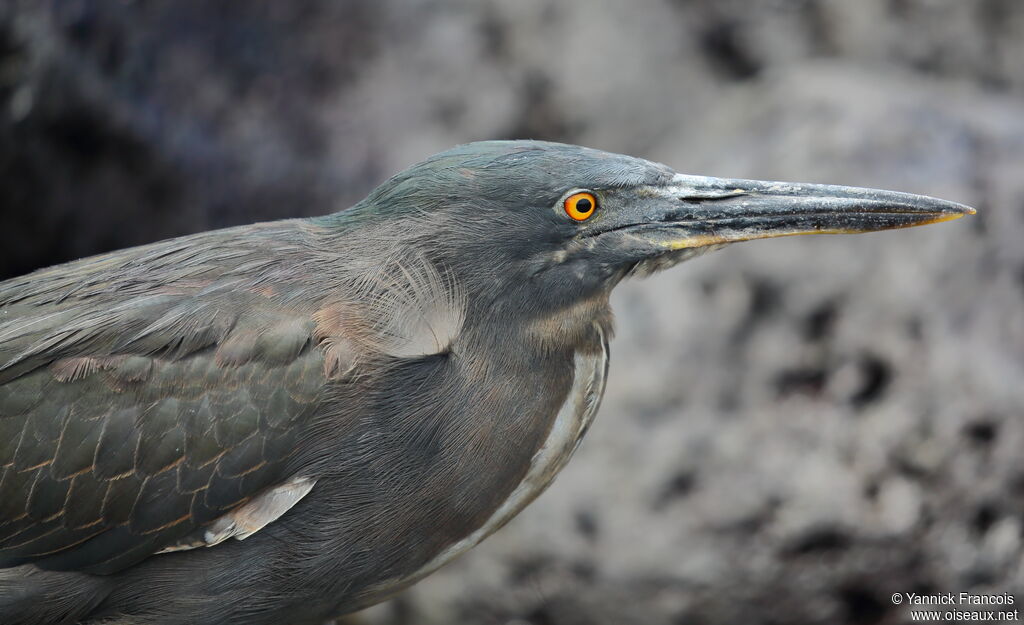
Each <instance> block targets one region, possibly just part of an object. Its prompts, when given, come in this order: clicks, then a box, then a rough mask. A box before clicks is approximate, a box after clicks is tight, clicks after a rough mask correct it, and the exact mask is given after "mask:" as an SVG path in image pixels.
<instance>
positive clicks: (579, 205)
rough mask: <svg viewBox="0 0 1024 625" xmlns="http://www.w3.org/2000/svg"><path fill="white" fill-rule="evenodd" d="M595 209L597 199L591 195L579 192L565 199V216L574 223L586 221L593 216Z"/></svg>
mask: <svg viewBox="0 0 1024 625" xmlns="http://www.w3.org/2000/svg"><path fill="white" fill-rule="evenodd" d="M595 208H597V198H596V197H594V194H593V193H587V192H586V191H580V192H579V193H573V194H572V195H570V196H569V197H567V198H565V214H566V215H568V216H570V217H572V218H573V219H575V220H576V221H586V220H588V219H590V217H591V216H592V215H593V214H594V209H595Z"/></svg>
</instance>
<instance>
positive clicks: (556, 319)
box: [528, 293, 614, 354]
mask: <svg viewBox="0 0 1024 625" xmlns="http://www.w3.org/2000/svg"><path fill="white" fill-rule="evenodd" d="M528 332H529V338H530V339H532V340H534V341H536V342H537V343H538V344H540V345H542V346H543V347H544V349H545V351H560V350H569V351H574V352H583V353H587V354H592V353H595V352H598V351H600V350H601V345H602V343H606V342H607V340H608V339H610V338H611V336H612V335H613V333H614V318H613V316H612V311H611V308H610V307H609V305H608V293H600V294H598V295H595V296H593V297H590V298H587V299H584V300H580V301H578V302H576V303H574V304H572V305H570V306H566V307H564V308H560V309H557V310H555V311H553V312H550V313H546V314H544V315H541V316H540V317H538V318H537V319H535V320H534V321H533V322H532V323H530V326H529V330H528Z"/></svg>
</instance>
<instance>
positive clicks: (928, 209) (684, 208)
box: [637, 174, 975, 249]
mask: <svg viewBox="0 0 1024 625" xmlns="http://www.w3.org/2000/svg"><path fill="white" fill-rule="evenodd" d="M649 190H650V191H651V192H652V194H655V195H657V196H659V199H661V200H662V201H660V202H658V205H659V206H660V207H661V210H659V211H658V214H649V215H647V216H646V217H647V218H646V219H644V220H643V223H642V224H637V226H639V228H638V229H643V230H647V229H650V230H651V231H650V232H647V233H646V234H648V235H654V236H653V237H652V238H655V239H657V242H658V244H659V245H660V246H662V247H664V248H668V249H683V248H691V247H702V246H707V245H716V244H722V243H731V242H734V241H747V240H750V239H763V238H769V237H782V236H792V235H797V234H855V233H861V232H874V231H876V230H890V229H893V228H909V227H912V226H922V225H925V224H931V223H937V222H940V221H949V220H951V219H958V218H960V217H963V216H964V215H973V214H974V213H975V210H974V209H973V208H971V207H969V206H964V205H963V204H957V203H955V202H949V201H946V200H940V199H936V198H933V197H927V196H924V195H913V194H910V193H899V192H896V191H881V190H877V189H864V188H858V187H843V186H836V185H823V184H800V183H790V182H767V181H761V180H730V179H724V178H709V177H704V176H689V175H685V174H677V175H676V176H675V177H674V178H673V180H672V182H671V183H670V184H668V185H665V186H659V187H650V188H649Z"/></svg>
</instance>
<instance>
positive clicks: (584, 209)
mask: <svg viewBox="0 0 1024 625" xmlns="http://www.w3.org/2000/svg"><path fill="white" fill-rule="evenodd" d="M592 208H594V204H593V203H592V202H591V201H590V198H586V197H585V198H580V200H579V201H578V202H576V210H578V211H579V212H581V213H589V212H590V209H592Z"/></svg>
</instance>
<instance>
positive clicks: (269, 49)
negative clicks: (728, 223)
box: [0, 0, 1024, 625]
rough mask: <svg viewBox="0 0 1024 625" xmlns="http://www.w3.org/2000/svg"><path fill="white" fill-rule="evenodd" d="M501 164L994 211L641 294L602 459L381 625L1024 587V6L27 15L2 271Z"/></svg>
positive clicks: (818, 603)
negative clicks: (395, 180) (537, 163)
mask: <svg viewBox="0 0 1024 625" xmlns="http://www.w3.org/2000/svg"><path fill="white" fill-rule="evenodd" d="M485 138H537V139H551V140H559V141H567V142H573V143H580V144H585V145H589V146H592V147H597V148H603V149H607V150H613V151H619V152H626V153H630V154H634V155H637V156H643V157H647V158H651V159H654V160H660V161H663V162H666V163H668V164H670V165H672V166H673V167H675V168H676V169H678V170H680V171H684V172H689V173H701V174H710V175H719V176H734V177H756V178H772V179H793V180H802V181H815V182H830V183H841V184H855V185H866V186H873V187H885V188H893V189H900V190H904V191H911V192H918V193H926V194H929V195H938V196H942V197H946V198H948V199H953V200H958V201H962V202H966V203H969V204H972V205H974V206H977V207H978V208H979V214H978V215H977V216H976V217H973V218H970V219H964V220H961V221H958V222H955V223H949V224H942V225H940V226H933V227H927V228H921V229H915V230H911V231H900V232H891V233H882V234H877V235H871V236H863V237H796V238H791V239H781V240H773V241H760V242H754V243H749V244H743V245H739V246H735V247H732V248H730V249H727V250H724V251H722V252H717V253H715V254H713V255H709V256H706V257H703V258H700V259H697V260H694V261H691V262H690V263H688V264H687V265H684V266H683V267H680V268H678V269H676V270H674V271H671V272H668V273H664V274H661V275H659V276H657V277H655V278H652V279H649V280H647V281H644V282H636V283H632V284H628V285H626V286H624V287H623V288H620V289H619V291H618V293H617V294H616V297H615V307H616V310H617V313H618V329H619V330H618V338H617V339H616V340H615V341H614V343H613V346H612V350H613V362H612V371H611V379H610V384H609V386H608V391H607V395H606V398H605V402H604V406H603V409H602V411H601V414H600V416H599V419H598V420H597V422H596V423H595V425H594V427H593V428H592V429H591V433H590V434H589V437H588V439H587V440H586V441H585V442H584V444H583V445H582V447H581V449H580V451H579V453H578V454H577V457H576V459H575V460H574V461H573V462H572V463H571V464H570V465H569V467H568V469H567V470H566V471H565V472H564V473H563V474H562V476H561V477H560V479H559V480H558V481H557V482H556V483H555V485H554V486H553V487H552V488H551V489H550V490H549V491H548V492H547V493H546V494H545V495H544V496H543V497H541V498H540V499H539V500H538V501H537V503H535V504H534V505H533V506H532V507H530V508H529V509H527V510H526V511H525V512H524V513H523V514H522V515H521V516H520V517H519V518H517V519H516V520H515V521H513V522H512V523H511V524H510V525H509V526H508V527H507V528H505V529H504V530H502V531H501V532H499V533H498V534H497V535H495V536H494V537H492V538H491V539H489V540H488V541H487V542H486V543H484V544H483V545H482V546H481V547H479V548H478V549H476V550H474V551H473V552H471V553H470V554H469V555H467V556H465V557H463V558H462V559H461V560H459V561H457V562H456V563H454V564H452V565H451V566H448V567H447V568H445V569H444V570H442V571H441V572H439V573H437V574H436V575H434V576H433V577H432V578H430V579H428V580H426V581H425V582H423V583H421V584H420V585H418V586H417V587H415V588H413V589H412V590H410V591H408V592H406V593H404V594H402V595H400V596H399V597H397V598H396V599H394V600H392V601H391V602H389V603H387V604H384V605H382V606H378V607H376V608H373V609H371V610H369V611H367V612H365V613H363V614H362V615H360V616H359V617H358V622H361V623H367V624H370V625H448V624H467V625H502V624H504V625H513V624H514V625H577V624H588V625H605V624H608V625H610V624H623V623H626V624H631V623H642V624H644V625H660V624H681V623H695V624H703V623H707V624H731V623H754V624H757V623H765V624H768V623H772V624H797V625H798V624H803V623H808V624H810V623H821V624H836V625H842V624H864V623H899V622H904V621H906V620H907V619H908V614H907V611H906V609H905V608H904V607H899V608H897V607H894V606H893V605H892V602H891V600H890V597H891V595H892V594H893V593H897V592H919V593H924V592H939V591H953V592H959V591H970V592H977V593H1002V592H1018V591H1021V590H1022V585H1024V566H1022V554H1024V549H1022V522H1024V460H1022V457H1024V453H1022V449H1024V2H1021V1H1020V0H858V1H856V2H853V1H850V0H766V1H764V2H756V3H755V2H745V1H740V0H674V1H645V2H631V1H626V0H623V1H618V2H616V1H612V0H604V1H596V0H571V1H560V2H557V1H555V0H519V1H516V2H498V1H497V0H492V1H488V2H478V1H475V0H458V1H453V2H441V1H430V0H410V1H402V2H399V1H393V2H382V1H379V0H348V1H345V2H337V1H331V0H321V1H292V2H282V1H278V0H257V1H252V2H245V3H241V2H229V1H226V0H216V1H206V2H182V1H172V0H151V1H146V2H141V1H139V2H131V1H110V2H98V1H88V0H60V1H58V0H6V1H5V2H3V3H2V4H0V278H2V277H10V276H13V275H18V274H21V273H24V272H27V271H30V270H32V269H34V268H37V267H41V266H45V265H49V264H53V263H57V262H61V261H64V260H69V259H73V258H78V257H81V256H86V255H90V254H95V253H98V252H102V251H105V250H110V249H114V248H119V247H125V246H130V245H135V244H140V243H144V242H147V241H153V240H156V239H161V238H166V237H171V236H176V235H182V234H186V233H190V232H195V231H200V230H205V229H210V228H217V227H223V226H228V225H233V224H238V223H244V222H251V221H258V220H268V219H275V218H282V217H294V216H304V215H316V214H322V213H326V212H330V211H334V210H339V209H343V208H345V207H346V206H348V205H350V204H351V203H352V202H354V201H356V200H358V199H359V198H360V197H362V196H363V195H364V194H365V193H366V192H367V191H368V190H370V189H371V188H372V187H373V186H375V185H376V184H377V183H379V182H380V181H381V180H382V179H384V178H385V177H386V176H387V175H389V174H391V173H393V172H395V171H397V170H399V169H401V168H403V167H405V166H406V165H409V164H411V163H413V162H415V161H417V160H419V159H422V158H424V157H426V156H428V155H429V154H431V153H434V152H436V151H439V150H442V149H445V148H447V147H450V146H452V145H454V144H457V143H462V142H466V141H471V140H475V139H485ZM1020 602H1024V594H1022V595H1018V605H1017V606H1016V607H1018V608H1021V607H1022V606H1020Z"/></svg>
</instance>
